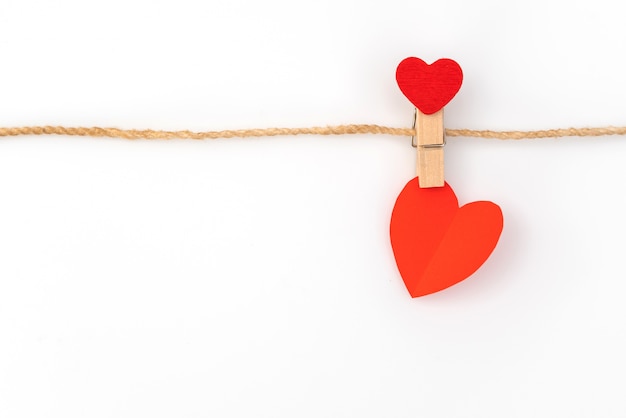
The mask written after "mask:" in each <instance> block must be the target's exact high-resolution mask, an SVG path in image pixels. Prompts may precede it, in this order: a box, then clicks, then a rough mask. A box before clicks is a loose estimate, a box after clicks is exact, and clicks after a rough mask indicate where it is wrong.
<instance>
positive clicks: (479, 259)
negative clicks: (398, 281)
mask: <svg viewBox="0 0 626 418" xmlns="http://www.w3.org/2000/svg"><path fill="white" fill-rule="evenodd" d="M502 226H503V220H502V211H501V210H500V207H499V206H498V205H496V204H495V203H492V202H486V201H480V202H472V203H469V204H467V205H464V206H462V207H461V208H459V204H458V201H457V198H456V195H455V194H454V191H453V190H452V188H451V187H450V186H449V185H448V183H446V184H445V185H444V187H437V188H430V189H422V188H420V187H419V184H418V178H417V177H416V178H414V179H413V180H411V181H409V182H408V183H407V185H406V186H405V187H404V189H403V190H402V192H401V193H400V196H398V200H397V201H396V204H395V206H394V208H393V213H392V215H391V228H390V233H391V246H392V248H393V253H394V256H395V258H396V263H397V264H398V270H400V275H401V276H402V279H403V280H404V284H405V285H406V288H407V290H408V291H409V293H410V294H411V296H412V297H417V296H424V295H428V294H430V293H435V292H438V291H440V290H443V289H445V288H447V287H450V286H452V285H454V284H456V283H458V282H460V281H462V280H465V279H466V278H467V277H469V276H470V275H471V274H473V273H474V272H475V271H476V270H477V269H478V268H479V267H480V266H481V265H482V264H483V263H484V262H485V260H487V258H488V257H489V255H490V254H491V252H492V251H493V249H494V248H495V246H496V244H497V242H498V239H499V238H500V233H501V232H502Z"/></svg>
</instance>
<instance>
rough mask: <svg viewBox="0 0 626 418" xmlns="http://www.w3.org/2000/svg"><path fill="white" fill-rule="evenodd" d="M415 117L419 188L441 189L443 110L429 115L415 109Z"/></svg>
mask: <svg viewBox="0 0 626 418" xmlns="http://www.w3.org/2000/svg"><path fill="white" fill-rule="evenodd" d="M415 117H416V121H415V122H416V124H415V127H416V136H417V176H418V177H419V186H420V187H422V188H428V187H443V185H444V179H443V146H444V145H445V137H444V130H443V109H441V110H439V111H438V112H435V113H433V114H431V115H427V114H424V113H422V112H421V111H420V110H419V109H417V111H416V114H415Z"/></svg>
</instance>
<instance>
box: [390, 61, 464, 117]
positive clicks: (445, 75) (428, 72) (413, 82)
mask: <svg viewBox="0 0 626 418" xmlns="http://www.w3.org/2000/svg"><path fill="white" fill-rule="evenodd" d="M396 81H397V82H398V87H400V90H401V91H402V93H404V95H405V96H406V98H407V99H409V101H410V102H411V103H413V104H414V105H415V107H417V108H418V109H419V110H420V111H421V112H422V113H425V114H427V115H432V114H433V113H436V112H438V111H439V110H441V108H443V107H444V106H445V105H447V104H448V102H449V101H450V100H452V98H453V97H454V96H455V95H456V93H457V92H458V91H459V89H460V88H461V83H463V71H461V67H460V66H459V64H457V63H456V62H455V61H453V60H451V59H448V58H442V59H440V60H437V61H435V62H433V63H432V64H431V65H428V64H426V63H425V62H424V61H422V60H421V59H419V58H415V57H409V58H406V59H404V60H402V62H401V63H400V64H399V65H398V69H397V70H396Z"/></svg>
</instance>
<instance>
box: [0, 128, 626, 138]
mask: <svg viewBox="0 0 626 418" xmlns="http://www.w3.org/2000/svg"><path fill="white" fill-rule="evenodd" d="M415 133H416V131H415V129H413V128H393V127H389V126H380V125H337V126H325V127H309V128H265V129H236V130H225V131H205V132H193V131H188V130H183V131H161V130H152V129H144V130H137V129H118V128H100V127H91V128H86V127H65V126H24V127H16V128H0V137H1V136H21V135H71V136H91V137H108V138H124V139H218V138H250V137H268V136H291V135H355V134H377V135H395V136H413V135H415ZM446 135H447V136H449V137H468V138H490V139H513V140H517V139H537V138H561V137H568V136H579V137H583V136H604V135H626V126H622V127H612V126H608V127H599V128H566V129H550V130H540V131H489V130H472V129H446Z"/></svg>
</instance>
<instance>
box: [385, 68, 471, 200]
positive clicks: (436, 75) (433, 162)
mask: <svg viewBox="0 0 626 418" xmlns="http://www.w3.org/2000/svg"><path fill="white" fill-rule="evenodd" d="M396 80H397V82H398V86H399V87H400V90H401V91H402V93H404V95H405V96H406V97H407V99H409V101H410V102H411V103H413V104H414V105H415V120H414V125H413V127H414V129H415V135H416V137H417V144H415V143H414V145H416V146H417V176H418V177H419V186H420V187H422V188H425V187H443V185H444V176H443V168H444V165H443V147H444V145H445V143H446V141H445V131H444V128H443V107H444V106H445V105H446V104H448V102H449V101H450V100H452V98H453V97H454V96H455V95H456V93H457V92H458V91H459V89H460V88H461V83H462V82H463V72H462V71H461V67H459V64H457V63H456V62H455V61H453V60H451V59H448V58H442V59H440V60H437V61H435V62H434V63H432V64H431V65H428V64H426V63H425V62H424V61H422V60H421V59H419V58H415V57H409V58H406V59H404V60H403V61H402V62H401V63H400V64H399V65H398V69H397V70H396Z"/></svg>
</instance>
